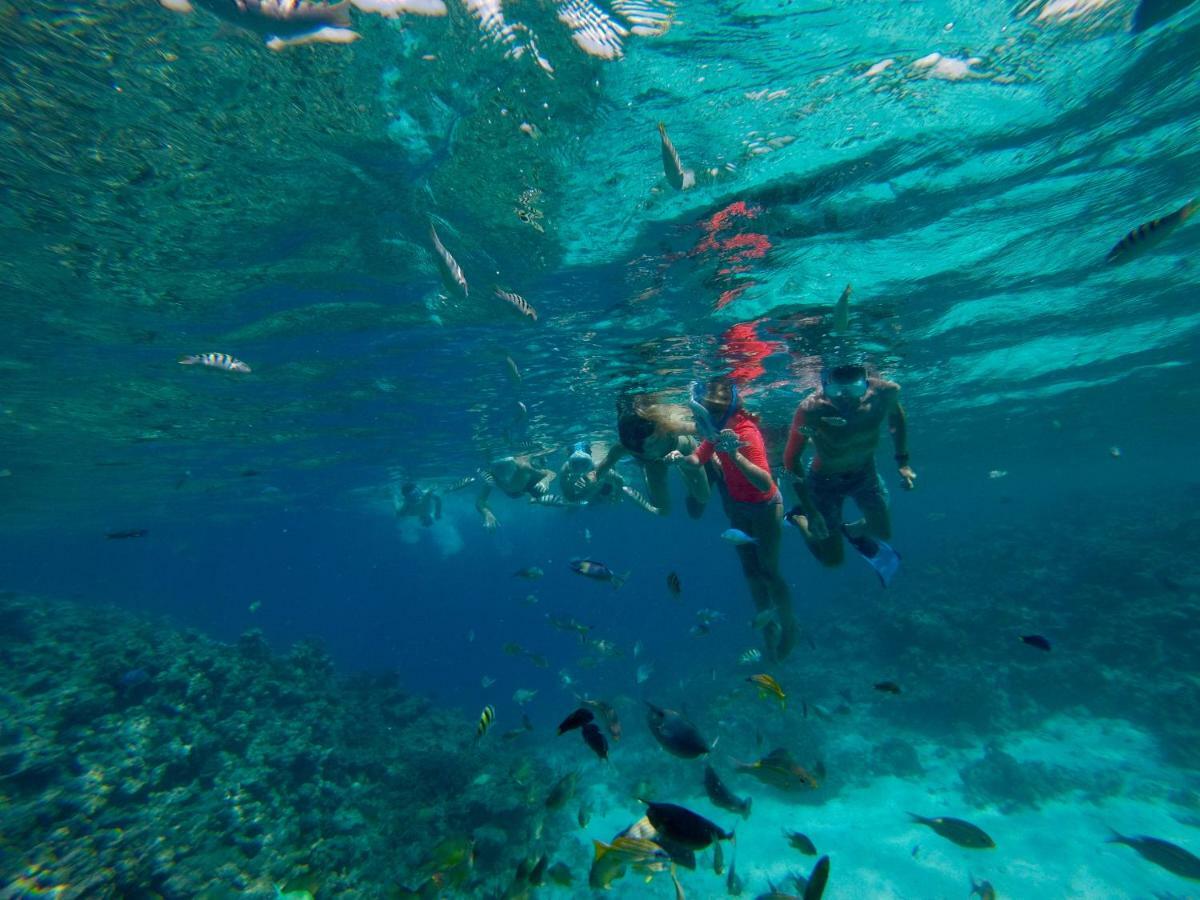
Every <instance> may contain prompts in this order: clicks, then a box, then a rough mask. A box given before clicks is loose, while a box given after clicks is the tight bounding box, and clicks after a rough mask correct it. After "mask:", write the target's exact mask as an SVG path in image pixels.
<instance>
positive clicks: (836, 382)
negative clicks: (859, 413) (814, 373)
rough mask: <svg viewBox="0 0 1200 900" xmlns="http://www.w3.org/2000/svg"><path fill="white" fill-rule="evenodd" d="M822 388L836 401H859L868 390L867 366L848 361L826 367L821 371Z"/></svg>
mask: <svg viewBox="0 0 1200 900" xmlns="http://www.w3.org/2000/svg"><path fill="white" fill-rule="evenodd" d="M821 390H822V391H824V393H825V396H826V397H828V398H829V399H830V400H833V401H835V402H837V401H840V402H842V403H854V402H857V401H859V400H861V399H862V398H863V395H864V394H866V392H867V367H866V366H864V365H863V364H862V363H847V364H844V365H838V366H831V367H828V368H825V369H823V370H822V371H821Z"/></svg>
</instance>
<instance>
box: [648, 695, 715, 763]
mask: <svg viewBox="0 0 1200 900" xmlns="http://www.w3.org/2000/svg"><path fill="white" fill-rule="evenodd" d="M646 706H647V707H649V708H648V710H647V711H646V724H647V725H649V726H650V733H651V734H653V735H654V739H655V740H656V741H658V742H659V743H660V744H662V747H663V749H664V750H666V751H667V752H668V753H670V754H671V755H672V756H678V757H680V758H681V759H695V758H696V757H697V756H703V755H704V754H705V753H708V752H709V750H711V749H712V745H711V744H709V742H708V741H706V740H705V739H704V737H703V736H702V735H701V734H700V731H699V730H698V729H697V728H696V726H695V725H693V724H692V723H691V722H690V721H689V720H688V719H687V718H685V717H684V716H682V715H680V714H679V713H677V712H675V711H674V710H673V709H663V708H662V707H659V706H655V705H654V704H653V703H651V702H650V701H648V700H647V701H646Z"/></svg>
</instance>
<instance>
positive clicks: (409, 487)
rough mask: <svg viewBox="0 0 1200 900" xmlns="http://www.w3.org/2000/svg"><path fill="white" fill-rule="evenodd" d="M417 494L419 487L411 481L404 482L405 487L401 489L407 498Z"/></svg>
mask: <svg viewBox="0 0 1200 900" xmlns="http://www.w3.org/2000/svg"><path fill="white" fill-rule="evenodd" d="M416 492H417V486H416V485H415V484H413V483H412V482H411V481H406V482H404V485H403V486H402V487H401V488H400V493H402V494H403V495H404V496H405V497H408V496H410V495H412V494H415V493H416Z"/></svg>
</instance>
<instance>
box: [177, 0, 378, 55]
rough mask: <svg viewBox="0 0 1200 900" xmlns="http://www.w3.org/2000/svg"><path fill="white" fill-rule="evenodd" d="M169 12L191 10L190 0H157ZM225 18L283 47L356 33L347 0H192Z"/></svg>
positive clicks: (346, 39)
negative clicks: (322, 0)
mask: <svg viewBox="0 0 1200 900" xmlns="http://www.w3.org/2000/svg"><path fill="white" fill-rule="evenodd" d="M159 3H160V4H161V5H162V6H164V7H165V8H167V9H169V10H171V11H172V12H178V13H190V12H191V11H192V9H193V6H192V2H191V0H159ZM195 4H196V5H197V6H200V7H202V8H204V9H206V10H208V11H209V12H210V13H212V14H213V15H215V16H217V17H218V18H220V19H224V20H225V21H226V22H230V23H232V24H234V25H237V26H238V27H239V28H244V29H246V30H247V31H251V32H253V33H254V34H257V35H258V36H259V37H261V38H262V39H263V41H264V42H265V43H266V45H267V47H269V48H270V49H272V50H282V49H283V48H285V47H295V46H298V45H300V44H313V43H326V44H348V43H350V42H351V41H356V40H358V38H359V34H358V32H356V31H352V30H351V29H350V27H349V26H350V2H349V0H341V2H340V3H314V2H309V0H195Z"/></svg>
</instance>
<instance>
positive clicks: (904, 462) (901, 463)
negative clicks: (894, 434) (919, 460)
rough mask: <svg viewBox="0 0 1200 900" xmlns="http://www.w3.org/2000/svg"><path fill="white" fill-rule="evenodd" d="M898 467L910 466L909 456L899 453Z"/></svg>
mask: <svg viewBox="0 0 1200 900" xmlns="http://www.w3.org/2000/svg"><path fill="white" fill-rule="evenodd" d="M896 465H898V466H900V467H904V466H907V465H908V454H907V453H897V454H896Z"/></svg>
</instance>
